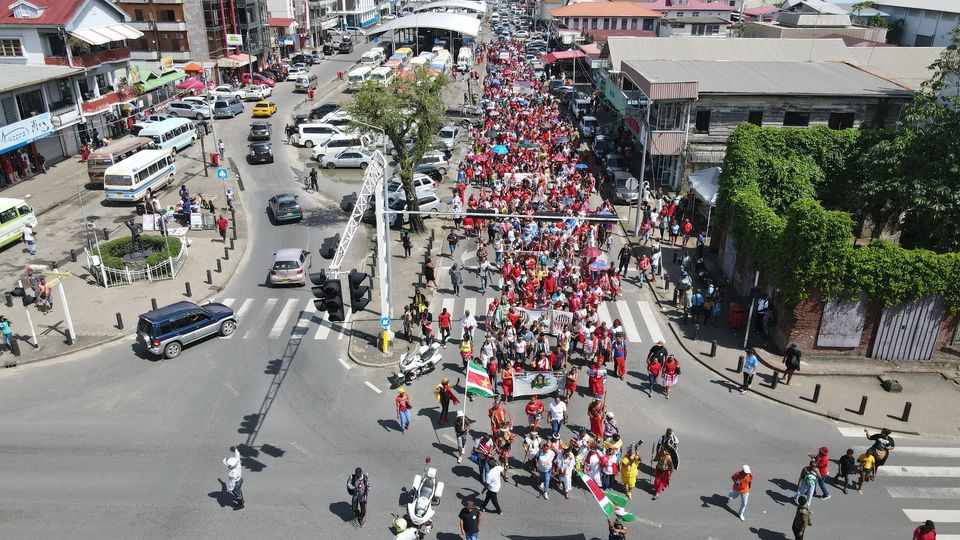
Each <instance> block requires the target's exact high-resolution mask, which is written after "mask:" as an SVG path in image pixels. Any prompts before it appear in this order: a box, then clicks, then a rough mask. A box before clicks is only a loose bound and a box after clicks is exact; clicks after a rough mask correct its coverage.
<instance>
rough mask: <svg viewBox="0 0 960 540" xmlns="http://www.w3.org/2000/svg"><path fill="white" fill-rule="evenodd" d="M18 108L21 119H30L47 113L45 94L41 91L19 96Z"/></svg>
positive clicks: (32, 91)
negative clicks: (44, 102) (44, 100)
mask: <svg viewBox="0 0 960 540" xmlns="http://www.w3.org/2000/svg"><path fill="white" fill-rule="evenodd" d="M17 107H19V109H20V118H30V117H31V116H36V115H38V114H42V113H45V112H47V108H46V107H45V106H44V104H43V93H42V92H40V90H39V89H37V90H31V91H29V92H24V93H23V94H20V95H19V96H17Z"/></svg>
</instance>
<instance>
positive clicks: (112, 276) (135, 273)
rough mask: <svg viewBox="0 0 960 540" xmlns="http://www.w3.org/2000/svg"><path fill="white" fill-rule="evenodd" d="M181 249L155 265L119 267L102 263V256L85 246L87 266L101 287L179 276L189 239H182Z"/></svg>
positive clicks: (185, 258) (184, 260)
mask: <svg viewBox="0 0 960 540" xmlns="http://www.w3.org/2000/svg"><path fill="white" fill-rule="evenodd" d="M180 240H181V241H180V250H179V251H178V252H177V254H176V255H175V256H173V257H167V258H166V260H163V261H160V262H159V263H157V264H155V265H153V266H146V267H144V268H138V269H131V268H130V267H129V266H128V267H125V268H122V269H118V268H111V267H108V266H105V265H103V264H101V263H100V258H99V257H97V256H96V255H94V254H92V253H91V252H90V250H89V249H87V248H84V252H85V253H86V256H87V268H89V269H90V271H91V273H92V274H93V275H94V276H96V278H97V283H98V284H100V286H101V287H106V288H110V287H122V286H124V285H133V284H134V283H144V282H146V283H150V282H153V281H162V280H165V279H173V278H175V277H177V272H179V271H180V268H182V267H183V263H184V262H186V260H187V239H186V238H181V239H180Z"/></svg>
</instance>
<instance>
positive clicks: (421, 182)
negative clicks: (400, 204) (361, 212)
mask: <svg viewBox="0 0 960 540" xmlns="http://www.w3.org/2000/svg"><path fill="white" fill-rule="evenodd" d="M412 181H413V190H414V193H416V194H417V195H426V194H430V193H432V194H434V195H436V193H437V191H436V190H437V183H436V182H435V181H434V180H433V178H430V177H429V176H427V175H425V174H414V175H413V179H412ZM401 196H402V197H406V192H405V191H404V190H403V182H401V180H400V177H399V176H395V177H393V178H391V179H390V180H389V181H388V182H387V203H392V202H393V201H395V200H397V199H398V198H400V197H401Z"/></svg>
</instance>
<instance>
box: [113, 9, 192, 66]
mask: <svg viewBox="0 0 960 540" xmlns="http://www.w3.org/2000/svg"><path fill="white" fill-rule="evenodd" d="M117 5H118V6H120V9H122V10H124V11H125V12H126V13H127V14H128V15H129V16H130V23H129V24H130V26H132V27H134V28H136V29H137V30H139V31H141V32H142V33H143V37H141V38H138V39H132V40H130V41H129V42H128V45H129V46H130V56H131V58H133V59H134V60H157V61H159V60H160V59H161V58H166V57H170V58H173V59H174V61H175V62H178V63H186V62H187V61H189V60H194V59H197V60H200V59H206V58H209V57H210V52H209V51H210V49H209V46H208V44H207V32H206V28H205V27H204V24H203V5H202V3H201V2H199V0H196V1H190V0H187V1H185V0H166V1H164V2H162V3H161V2H156V1H154V0H123V1H122V2H117Z"/></svg>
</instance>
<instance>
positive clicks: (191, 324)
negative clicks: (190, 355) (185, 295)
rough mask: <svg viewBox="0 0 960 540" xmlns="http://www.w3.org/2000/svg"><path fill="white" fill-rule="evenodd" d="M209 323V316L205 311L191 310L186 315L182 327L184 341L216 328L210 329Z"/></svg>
mask: <svg viewBox="0 0 960 540" xmlns="http://www.w3.org/2000/svg"><path fill="white" fill-rule="evenodd" d="M209 325H210V316H209V315H208V314H207V312H205V311H201V310H199V309H198V310H195V311H191V312H190V314H189V315H188V316H187V322H186V326H185V327H184V328H183V333H184V342H186V343H190V342H193V341H196V340H198V339H201V338H204V337H206V336H208V335H210V333H211V332H212V331H214V330H216V329H215V328H213V329H211V328H210V327H209Z"/></svg>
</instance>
